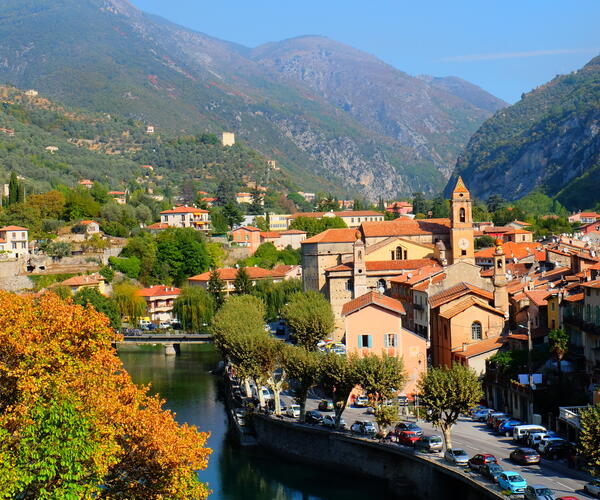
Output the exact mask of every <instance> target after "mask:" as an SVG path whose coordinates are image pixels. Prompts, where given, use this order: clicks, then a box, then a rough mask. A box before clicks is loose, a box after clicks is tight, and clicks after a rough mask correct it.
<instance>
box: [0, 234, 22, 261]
mask: <svg viewBox="0 0 600 500" xmlns="http://www.w3.org/2000/svg"><path fill="white" fill-rule="evenodd" d="M0 251H1V252H3V254H4V255H5V256H6V257H8V258H10V259H27V258H29V229H27V228H26V227H21V226H4V227H2V228H0Z"/></svg>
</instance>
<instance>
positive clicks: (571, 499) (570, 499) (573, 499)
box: [556, 496, 579, 500]
mask: <svg viewBox="0 0 600 500" xmlns="http://www.w3.org/2000/svg"><path fill="white" fill-rule="evenodd" d="M556 500H579V498H577V497H574V496H566V497H558V498H557V499H556Z"/></svg>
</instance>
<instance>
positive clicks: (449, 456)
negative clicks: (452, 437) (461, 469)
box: [444, 448, 469, 465]
mask: <svg viewBox="0 0 600 500" xmlns="http://www.w3.org/2000/svg"><path fill="white" fill-rule="evenodd" d="M444 459H445V460H446V462H450V463H451V464H454V465H467V463H468V462H469V455H467V452H466V451H465V450H460V449H458V448H448V449H447V450H446V453H444Z"/></svg>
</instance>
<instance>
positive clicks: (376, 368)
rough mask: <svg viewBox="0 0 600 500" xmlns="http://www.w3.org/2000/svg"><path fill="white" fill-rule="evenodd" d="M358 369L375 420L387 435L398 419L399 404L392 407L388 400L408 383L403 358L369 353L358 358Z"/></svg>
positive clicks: (381, 430)
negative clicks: (389, 428)
mask: <svg viewBox="0 0 600 500" xmlns="http://www.w3.org/2000/svg"><path fill="white" fill-rule="evenodd" d="M356 370H357V375H358V378H359V380H360V385H361V386H362V388H363V389H364V390H365V391H366V392H367V394H368V395H369V404H370V406H371V407H372V408H373V409H374V411H375V421H376V422H377V425H378V426H379V430H380V432H381V433H382V434H383V435H384V436H385V435H387V429H388V427H389V426H391V425H393V424H394V423H396V421H397V419H398V405H397V404H396V402H394V403H395V404H394V405H392V406H391V407H390V406H388V405H387V401H388V400H391V399H393V398H394V397H395V396H397V395H398V391H400V390H402V389H403V388H404V385H405V384H406V380H407V376H406V372H405V371H404V363H403V361H402V359H401V358H396V357H394V356H388V355H387V354H383V355H382V356H377V355H375V354H368V355H367V356H364V357H362V358H360V359H359V360H358V362H357V366H356ZM390 408H392V410H390Z"/></svg>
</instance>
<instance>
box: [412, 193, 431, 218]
mask: <svg viewBox="0 0 600 500" xmlns="http://www.w3.org/2000/svg"><path fill="white" fill-rule="evenodd" d="M412 205H413V213H414V214H426V213H427V211H428V210H429V206H428V203H427V200H426V199H425V195H424V194H423V193H421V192H417V193H413V199H412Z"/></svg>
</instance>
